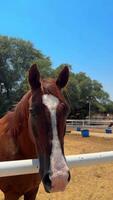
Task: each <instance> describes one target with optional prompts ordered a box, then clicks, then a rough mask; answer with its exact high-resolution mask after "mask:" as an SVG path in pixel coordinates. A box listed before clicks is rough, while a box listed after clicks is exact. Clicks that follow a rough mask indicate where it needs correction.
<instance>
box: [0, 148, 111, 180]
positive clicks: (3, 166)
mask: <svg viewBox="0 0 113 200" xmlns="http://www.w3.org/2000/svg"><path fill="white" fill-rule="evenodd" d="M66 160H67V163H68V166H69V167H74V166H75V167H77V166H79V167H80V166H86V165H87V166H88V165H94V164H102V163H105V162H106V163H109V162H113V151H108V152H99V153H88V154H80V155H69V156H66ZM38 171H39V160H38V159H30V160H18V161H5V162H0V177H6V176H13V175H22V174H33V173H38Z"/></svg>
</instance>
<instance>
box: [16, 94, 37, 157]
mask: <svg viewBox="0 0 113 200" xmlns="http://www.w3.org/2000/svg"><path fill="white" fill-rule="evenodd" d="M30 97H31V92H28V93H27V94H26V95H25V96H23V98H22V99H21V101H20V102H19V103H18V104H17V106H16V108H15V112H14V121H15V125H16V126H15V129H14V132H13V133H14V134H16V137H17V143H18V145H19V148H20V151H21V153H22V154H23V156H24V157H25V158H33V157H35V154H36V149H35V145H34V143H33V142H32V140H31V137H30V131H29V127H28V118H29V99H30Z"/></svg>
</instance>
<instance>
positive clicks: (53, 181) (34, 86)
mask: <svg viewBox="0 0 113 200" xmlns="http://www.w3.org/2000/svg"><path fill="white" fill-rule="evenodd" d="M68 78H69V69H68V67H66V66H65V67H64V69H63V70H62V71H61V72H60V74H59V75H58V78H57V79H56V80H53V79H51V80H41V79H40V73H39V71H38V69H37V66H36V65H35V64H34V65H32V66H31V68H30V70H29V84H30V87H31V92H32V96H31V98H30V101H29V112H30V114H29V127H30V132H31V135H32V138H33V141H34V143H35V146H36V148H37V157H38V158H39V161H40V175H41V179H42V182H43V185H44V188H45V190H46V191H47V192H55V191H63V190H64V189H65V187H66V185H67V184H68V182H69V180H70V172H69V168H68V166H67V163H66V160H65V156H64V135H65V130H66V117H67V113H68V110H69V107H68V104H67V103H66V101H65V99H64V97H63V95H62V88H64V87H65V86H66V84H67V82H68Z"/></svg>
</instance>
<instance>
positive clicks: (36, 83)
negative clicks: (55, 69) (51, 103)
mask: <svg viewBox="0 0 113 200" xmlns="http://www.w3.org/2000/svg"><path fill="white" fill-rule="evenodd" d="M28 80H29V84H30V86H31V89H33V90H36V89H38V88H40V86H41V83H40V73H39V71H38V69H37V65H36V64H33V65H31V67H30V70H29V78H28Z"/></svg>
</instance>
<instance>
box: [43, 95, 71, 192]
mask: <svg viewBox="0 0 113 200" xmlns="http://www.w3.org/2000/svg"><path fill="white" fill-rule="evenodd" d="M42 100H43V104H44V105H45V106H46V107H47V108H48V110H49V112H50V116H51V126H52V133H53V139H52V151H51V156H50V166H51V171H52V175H51V177H50V179H51V183H52V190H51V191H53V192H55V191H59V190H60V191H63V190H64V189H65V187H66V185H67V183H68V176H69V174H68V171H69V169H68V167H67V164H66V162H65V159H64V156H63V154H62V150H61V145H60V141H59V138H58V131H57V121H56V109H57V106H58V104H59V100H58V98H56V97H55V96H53V95H51V94H44V95H43V96H42Z"/></svg>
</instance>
